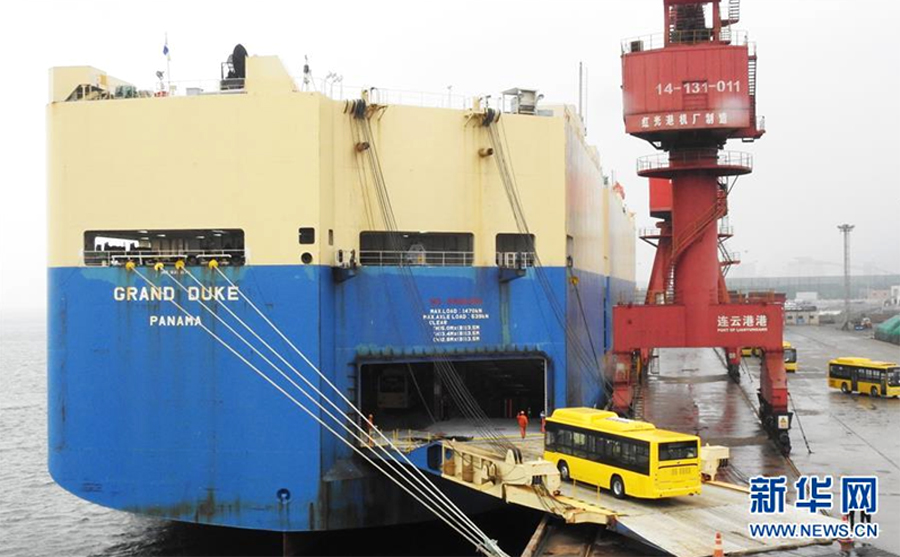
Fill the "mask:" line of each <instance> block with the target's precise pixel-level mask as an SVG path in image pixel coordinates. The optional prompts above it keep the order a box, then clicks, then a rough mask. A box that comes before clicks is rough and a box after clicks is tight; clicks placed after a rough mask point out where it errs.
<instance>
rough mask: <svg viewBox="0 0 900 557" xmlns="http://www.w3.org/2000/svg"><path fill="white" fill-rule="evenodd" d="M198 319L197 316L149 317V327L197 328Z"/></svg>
mask: <svg viewBox="0 0 900 557" xmlns="http://www.w3.org/2000/svg"><path fill="white" fill-rule="evenodd" d="M199 325H200V317H199V316H197V315H151V316H150V326H151V327H197V326H199Z"/></svg>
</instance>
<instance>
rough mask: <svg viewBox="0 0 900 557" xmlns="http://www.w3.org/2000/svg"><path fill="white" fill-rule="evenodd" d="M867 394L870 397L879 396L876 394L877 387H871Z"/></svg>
mask: <svg viewBox="0 0 900 557" xmlns="http://www.w3.org/2000/svg"><path fill="white" fill-rule="evenodd" d="M869 394H870V395H872V396H875V397H877V396H878V394H879V393H878V387H872V389H871V390H869Z"/></svg>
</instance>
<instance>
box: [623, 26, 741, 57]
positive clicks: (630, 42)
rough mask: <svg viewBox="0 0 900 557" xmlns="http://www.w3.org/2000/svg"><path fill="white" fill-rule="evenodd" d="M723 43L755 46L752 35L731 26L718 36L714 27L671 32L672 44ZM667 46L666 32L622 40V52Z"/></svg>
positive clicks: (670, 40)
mask: <svg viewBox="0 0 900 557" xmlns="http://www.w3.org/2000/svg"><path fill="white" fill-rule="evenodd" d="M721 43H725V44H728V45H731V46H747V47H751V48H752V47H753V46H754V45H753V43H752V42H751V41H750V35H749V34H748V33H747V32H746V31H739V30H733V29H731V28H730V27H723V28H722V30H721V31H720V32H719V36H718V37H716V36H715V33H714V31H713V30H712V29H685V30H683V31H677V30H676V31H670V32H669V45H670V46H678V45H699V44H721ZM665 46H666V34H665V33H652V34H648V35H640V36H638V37H629V38H627V39H623V40H622V54H632V53H635V52H646V51H648V50H659V49H661V48H664V47H665Z"/></svg>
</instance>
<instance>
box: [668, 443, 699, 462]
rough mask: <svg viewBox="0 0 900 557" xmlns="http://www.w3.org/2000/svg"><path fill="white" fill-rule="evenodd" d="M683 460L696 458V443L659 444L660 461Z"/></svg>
mask: <svg viewBox="0 0 900 557" xmlns="http://www.w3.org/2000/svg"><path fill="white" fill-rule="evenodd" d="M685 458H697V443H695V442H694V441H679V442H677V443H660V444H659V459H660V460H682V459H685Z"/></svg>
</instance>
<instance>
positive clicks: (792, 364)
mask: <svg viewBox="0 0 900 557" xmlns="http://www.w3.org/2000/svg"><path fill="white" fill-rule="evenodd" d="M781 345H782V347H784V371H797V349H796V348H794V347H793V346H791V343H790V342H788V341H784V342H782V343H781Z"/></svg>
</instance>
